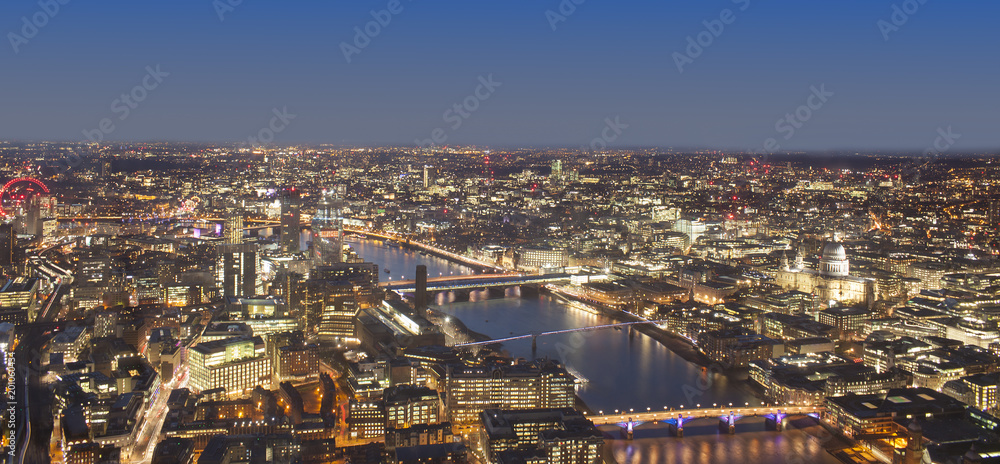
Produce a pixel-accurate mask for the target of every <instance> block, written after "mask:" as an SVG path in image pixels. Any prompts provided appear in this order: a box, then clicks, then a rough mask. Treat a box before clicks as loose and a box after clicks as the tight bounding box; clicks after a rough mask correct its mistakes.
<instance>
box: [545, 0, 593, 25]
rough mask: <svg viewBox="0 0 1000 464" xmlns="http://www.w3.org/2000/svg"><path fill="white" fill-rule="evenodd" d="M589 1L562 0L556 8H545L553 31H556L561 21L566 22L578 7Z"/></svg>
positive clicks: (546, 17) (546, 16)
mask: <svg viewBox="0 0 1000 464" xmlns="http://www.w3.org/2000/svg"><path fill="white" fill-rule="evenodd" d="M584 3H587V0H562V1H560V2H559V5H558V6H556V9H555V10H545V19H546V20H548V22H549V27H551V28H552V32H555V31H556V29H557V28H558V27H557V26H558V25H559V23H564V22H566V19H567V18H569V17H570V16H573V13H576V7H577V6H580V5H583V4H584Z"/></svg>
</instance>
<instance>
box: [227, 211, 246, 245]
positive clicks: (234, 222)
mask: <svg viewBox="0 0 1000 464" xmlns="http://www.w3.org/2000/svg"><path fill="white" fill-rule="evenodd" d="M225 238H226V243H243V208H241V207H239V206H237V205H235V204H232V205H230V206H229V207H228V208H226V230H225Z"/></svg>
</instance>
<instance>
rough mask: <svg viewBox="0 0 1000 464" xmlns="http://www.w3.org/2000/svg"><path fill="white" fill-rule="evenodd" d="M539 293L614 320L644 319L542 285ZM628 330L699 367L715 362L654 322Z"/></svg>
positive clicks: (630, 320) (639, 320) (685, 340)
mask: <svg viewBox="0 0 1000 464" xmlns="http://www.w3.org/2000/svg"><path fill="white" fill-rule="evenodd" d="M539 293H543V294H550V295H555V296H558V297H560V298H565V299H567V300H570V301H576V302H579V303H582V304H585V305H587V306H588V307H590V308H593V309H594V310H596V312H597V313H598V314H600V315H601V316H604V317H607V318H609V319H612V320H614V321H616V322H642V321H644V320H645V319H643V318H641V317H639V316H636V315H634V314H630V313H626V312H624V311H619V310H613V309H608V308H604V307H599V306H594V305H592V304H589V303H586V302H583V301H580V300H579V299H578V298H576V297H574V296H573V295H570V294H566V293H560V292H558V291H553V290H551V289H548V288H545V287H542V290H541V291H540V292H539ZM630 330H635V331H637V332H640V333H642V334H643V335H646V336H648V337H650V338H652V339H653V340H656V341H658V342H660V344H662V345H663V346H665V347H667V348H668V349H669V350H670V351H673V352H674V353H675V354H677V355H678V356H680V357H682V358H684V360H685V361H688V362H690V363H693V364H696V365H698V366H701V367H709V366H711V365H713V364H715V363H714V362H713V361H712V360H711V359H710V358H709V357H708V356H706V355H705V353H702V352H701V351H700V350H698V347H696V346H695V345H693V344H692V343H691V342H690V341H689V340H687V339H686V338H684V337H681V336H679V335H677V334H674V333H671V332H668V331H666V330H663V329H661V328H659V327H657V326H656V325H655V324H641V325H635V326H632V327H631V328H630Z"/></svg>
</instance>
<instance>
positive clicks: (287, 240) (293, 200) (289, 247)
mask: <svg viewBox="0 0 1000 464" xmlns="http://www.w3.org/2000/svg"><path fill="white" fill-rule="evenodd" d="M300 208H301V204H300V197H299V193H298V192H296V191H295V189H294V188H292V189H291V190H283V191H282V192H281V252H282V253H298V252H299V241H300V240H299V237H300V235H301V231H300V222H301V219H300V214H299V210H300Z"/></svg>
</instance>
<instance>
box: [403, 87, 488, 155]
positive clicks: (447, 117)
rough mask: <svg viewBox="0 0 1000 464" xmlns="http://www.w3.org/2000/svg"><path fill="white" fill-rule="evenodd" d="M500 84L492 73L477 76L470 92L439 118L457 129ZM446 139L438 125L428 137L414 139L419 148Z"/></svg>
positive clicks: (441, 142)
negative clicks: (476, 83)
mask: <svg viewBox="0 0 1000 464" xmlns="http://www.w3.org/2000/svg"><path fill="white" fill-rule="evenodd" d="M502 85H503V83H502V82H497V81H495V80H493V74H492V73H490V74H489V75H487V76H479V85H477V86H476V89H475V90H474V91H473V92H472V94H471V95H469V96H468V97H465V98H464V99H462V101H461V102H460V103H455V104H454V105H452V107H451V108H449V109H447V110H445V112H444V114H443V115H442V116H441V118H442V119H443V120H444V122H446V123H451V124H450V126H448V127H450V128H451V130H452V131H456V130H458V129H459V128H461V127H462V124H464V123H465V121H466V120H467V119H469V118H470V117H472V114H473V113H475V112H476V111H478V110H479V107H480V106H482V103H483V102H484V101H486V100H489V99H490V97H492V96H493V94H494V93H495V92H496V90H497V87H500V86H502ZM447 141H448V132H447V131H446V130H445V129H444V128H442V127H438V128H436V129H434V130H432V131H431V134H430V138H426V139H423V140H420V139H419V138H418V139H416V144H417V146H419V147H420V148H428V147H434V146H438V145H441V144H444V143H445V142H447Z"/></svg>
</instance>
